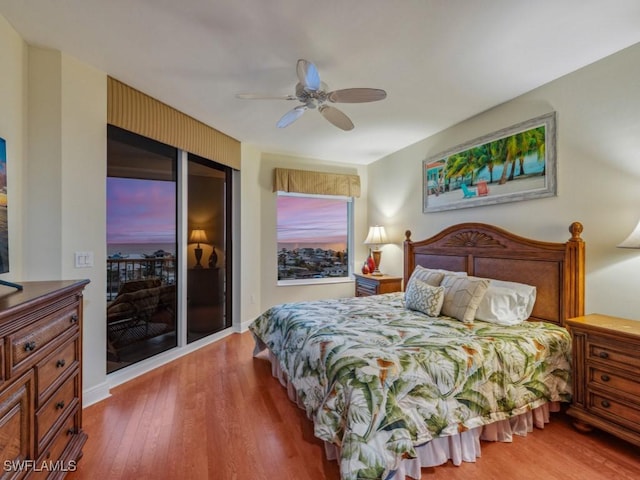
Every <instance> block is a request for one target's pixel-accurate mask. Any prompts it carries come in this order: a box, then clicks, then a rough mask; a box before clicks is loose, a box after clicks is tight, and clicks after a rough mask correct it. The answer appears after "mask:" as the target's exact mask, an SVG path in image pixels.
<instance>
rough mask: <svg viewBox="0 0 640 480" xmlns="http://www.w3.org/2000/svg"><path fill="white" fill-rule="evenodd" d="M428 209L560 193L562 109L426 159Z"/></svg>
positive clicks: (425, 200) (425, 199) (425, 201)
mask: <svg viewBox="0 0 640 480" xmlns="http://www.w3.org/2000/svg"><path fill="white" fill-rule="evenodd" d="M422 178H423V185H422V195H423V208H422V211H423V212H424V213H429V212H439V211H443V210H454V209H458V208H468V207H479V206H483V205H493V204H497V203H505V202H516V201H520V200H531V199H534V198H543V197H550V196H554V195H556V114H555V112H551V113H548V114H545V115H541V116H539V117H536V118H532V119H530V120H527V121H524V122H521V123H518V124H516V125H513V126H511V127H508V128H505V129H502V130H499V131H497V132H494V133H491V134H489V135H485V136H484V137H480V138H477V139H475V140H472V141H470V142H466V143H464V144H462V145H458V146H457V147H454V148H452V149H450V150H447V151H445V152H442V153H440V154H438V155H435V156H433V157H430V158H427V159H426V160H424V161H423V163H422Z"/></svg>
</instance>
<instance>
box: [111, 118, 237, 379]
mask: <svg viewBox="0 0 640 480" xmlns="http://www.w3.org/2000/svg"><path fill="white" fill-rule="evenodd" d="M107 137H108V150H107V255H108V257H107V272H106V274H107V291H106V302H107V325H106V329H107V371H108V373H111V372H114V371H116V370H119V369H121V368H124V367H126V366H128V365H132V364H134V363H136V362H139V361H141V360H144V359H147V358H149V357H151V356H153V355H156V354H158V353H160V352H164V351H166V350H169V349H172V348H176V347H182V346H184V345H185V342H186V343H191V342H194V341H196V340H200V339H203V338H204V337H207V336H209V335H212V334H214V333H216V332H220V331H221V330H224V329H226V328H229V327H231V323H232V322H231V288H230V286H231V268H230V266H231V258H232V256H231V178H232V170H231V168H229V167H225V166H223V165H220V164H217V163H215V162H212V161H210V160H207V159H204V158H201V157H198V156H195V155H191V154H186V153H185V152H182V151H179V150H178V149H176V148H173V147H169V146H167V145H164V144H161V143H158V142H156V141H153V140H150V139H148V138H144V137H141V136H139V135H136V134H133V133H130V132H127V131H125V130H122V129H120V128H117V127H113V126H109V127H108V135H107ZM185 164H186V165H185ZM178 172H180V174H178ZM178 212H181V213H180V214H179V213H178ZM184 230H186V232H185V231H184ZM185 239H186V244H185V242H184V240H185ZM183 285H185V287H184V288H182V286H183ZM179 287H180V288H179ZM185 306H186V308H185ZM181 312H184V313H186V316H185V315H183V314H182V313H181Z"/></svg>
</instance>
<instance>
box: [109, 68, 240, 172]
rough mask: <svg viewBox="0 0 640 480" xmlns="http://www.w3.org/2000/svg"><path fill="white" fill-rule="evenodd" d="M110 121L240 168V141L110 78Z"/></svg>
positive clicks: (139, 133)
mask: <svg viewBox="0 0 640 480" xmlns="http://www.w3.org/2000/svg"><path fill="white" fill-rule="evenodd" d="M107 122H108V123H109V124H111V125H115V126H116V127H120V128H122V129H124V130H128V131H129V132H133V133H137V134H138V135H142V136H143V137H147V138H151V139H153V140H157V141H159V142H162V143H165V144H167V145H171V146H172V147H176V148H180V149H182V150H185V151H187V152H189V153H193V154H196V155H199V156H200V157H203V158H207V159H209V160H213V161H214V162H217V163H221V164H223V165H227V166H228V167H231V168H235V169H237V170H239V169H240V142H239V141H238V140H236V139H234V138H232V137H230V136H228V135H225V134H224V133H222V132H219V131H218V130H216V129H214V128H211V127H209V126H208V125H205V124H204V123H202V122H200V121H198V120H196V119H195V118H193V117H190V116H189V115H186V114H184V113H182V112H180V111H178V110H176V109H175V108H172V107H170V106H168V105H166V104H164V103H162V102H160V101H159V100H156V99H155V98H153V97H150V96H149V95H146V94H144V93H142V92H140V91H138V90H136V89H134V88H131V87H129V86H128V85H125V84H124V83H122V82H120V81H118V80H116V79H114V78H111V77H108V79H107Z"/></svg>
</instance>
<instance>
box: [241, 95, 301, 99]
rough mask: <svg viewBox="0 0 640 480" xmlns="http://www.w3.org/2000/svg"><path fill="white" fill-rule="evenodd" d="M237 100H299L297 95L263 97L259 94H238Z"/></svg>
mask: <svg viewBox="0 0 640 480" xmlns="http://www.w3.org/2000/svg"><path fill="white" fill-rule="evenodd" d="M236 98H241V99H243V100H297V98H296V96H295V95H280V96H278V95H261V94H259V93H238V94H236Z"/></svg>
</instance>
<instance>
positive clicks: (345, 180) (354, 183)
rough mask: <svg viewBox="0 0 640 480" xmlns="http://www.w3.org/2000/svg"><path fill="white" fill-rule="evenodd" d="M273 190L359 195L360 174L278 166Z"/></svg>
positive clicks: (275, 170)
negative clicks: (312, 170)
mask: <svg viewBox="0 0 640 480" xmlns="http://www.w3.org/2000/svg"><path fill="white" fill-rule="evenodd" d="M273 191H274V192H293V193H308V194H312V195H340V196H344V197H359V196H360V176H358V175H345V174H341V173H325V172H311V171H307V170H291V169H288V168H276V169H274V174H273Z"/></svg>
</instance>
